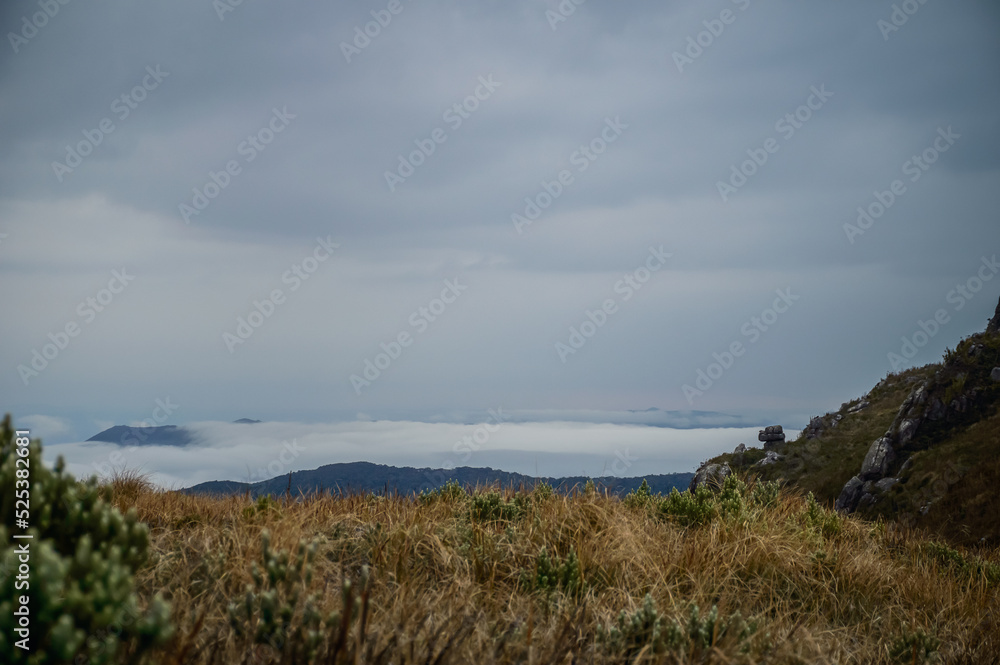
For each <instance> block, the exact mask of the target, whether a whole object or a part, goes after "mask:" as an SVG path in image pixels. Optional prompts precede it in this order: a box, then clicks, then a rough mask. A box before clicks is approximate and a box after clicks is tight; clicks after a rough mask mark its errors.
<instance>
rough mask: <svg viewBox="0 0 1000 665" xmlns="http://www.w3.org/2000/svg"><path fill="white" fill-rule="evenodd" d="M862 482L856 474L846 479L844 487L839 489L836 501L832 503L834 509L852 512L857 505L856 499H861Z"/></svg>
mask: <svg viewBox="0 0 1000 665" xmlns="http://www.w3.org/2000/svg"><path fill="white" fill-rule="evenodd" d="M864 484H865V483H864V481H863V480H861V478H859V477H858V476H854V477H853V478H851V479H850V480H848V481H847V482H846V483H845V484H844V489H842V490H841V491H840V496H838V497H837V501H836V502H835V503H834V504H833V507H834V509H836V510H839V511H841V512H847V513H853V512H854V509H855V508H857V507H858V501H860V500H861V494H862V493H863V491H864V490H863V488H864Z"/></svg>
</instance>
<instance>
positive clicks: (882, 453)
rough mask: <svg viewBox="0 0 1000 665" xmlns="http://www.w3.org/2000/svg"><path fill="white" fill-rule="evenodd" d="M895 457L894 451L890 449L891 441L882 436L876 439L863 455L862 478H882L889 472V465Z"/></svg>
mask: <svg viewBox="0 0 1000 665" xmlns="http://www.w3.org/2000/svg"><path fill="white" fill-rule="evenodd" d="M895 459H896V451H895V450H893V449H892V441H891V440H890V439H889V438H888V437H885V436H883V437H882V438H880V439H876V440H875V442H874V443H872V446H871V448H869V449H868V454H867V455H865V461H864V462H863V463H862V464H861V473H860V474H858V475H860V476H861V479H862V480H878V479H879V478H884V477H885V475H886V474H887V473H888V472H889V466H890V465H891V464H892V463H893V461H895Z"/></svg>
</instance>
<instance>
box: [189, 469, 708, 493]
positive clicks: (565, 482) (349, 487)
mask: <svg viewBox="0 0 1000 665" xmlns="http://www.w3.org/2000/svg"><path fill="white" fill-rule="evenodd" d="M693 476H694V474H693V473H670V474H660V475H649V476H644V477H639V478H618V477H615V476H605V477H602V478H593V479H590V478H587V477H585V476H572V477H567V478H535V477H532V476H526V475H524V474H520V473H512V472H508V471H500V470H498V469H491V468H488V467H487V468H473V467H468V466H463V467H458V468H455V469H450V470H445V469H430V468H422V469H416V468H413V467H395V466H387V465H385V464H373V463H371V462H346V463H339V464H327V465H325V466H321V467H319V468H318V469H312V470H309V471H293V472H292V473H291V474H290V475H284V476H278V477H276V478H270V479H267V480H261V481H258V482H252V483H241V482H237V481H229V480H213V481H209V482H204V483H200V484H198V485H194V486H193V487H188V488H186V489H182V490H180V491H181V492H184V493H185V494H212V495H231V494H246V493H248V492H249V494H250V496H252V497H254V498H256V497H258V496H263V495H267V494H270V495H280V494H284V493H285V492H290V493H291V495H292V496H299V495H300V494H312V493H315V492H326V491H329V492H332V493H335V494H336V493H338V492H344V493H355V492H356V493H361V492H378V493H381V492H385V491H388V492H397V493H399V494H406V495H411V494H419V493H420V492H422V491H426V490H433V489H437V488H438V487H441V486H442V485H444V484H445V483H447V482H449V481H454V482H457V483H459V484H460V485H462V486H464V487H476V486H487V485H499V486H500V487H503V488H507V487H514V488H520V487H525V488H531V487H534V486H535V485H537V484H539V483H542V482H545V483H548V484H549V485H551V486H552V487H553V488H554V489H556V490H557V491H560V492H569V491H571V490H572V489H573V487H577V486H578V487H579V488H581V489H582V488H583V486H584V485H585V484H586V482H587V481H588V480H593V481H594V483H595V484H596V485H597V486H598V487H601V488H606V489H607V490H608V492H609V493H611V494H625V493H627V492H630V491H632V490H634V489H637V488H638V487H639V486H640V485H641V484H642V481H643V480H644V479H645V480H646V481H647V483H648V484H649V487H650V489H651V490H652V491H653V492H663V493H668V492H670V490H671V489H673V488H674V487H676V488H677V489H678V490H684V489H687V487H688V485H689V484H690V482H691V478H692V477H693Z"/></svg>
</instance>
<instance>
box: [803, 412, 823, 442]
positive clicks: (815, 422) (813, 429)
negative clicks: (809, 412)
mask: <svg viewBox="0 0 1000 665" xmlns="http://www.w3.org/2000/svg"><path fill="white" fill-rule="evenodd" d="M824 429H826V425H825V424H824V423H823V416H816V417H815V418H812V419H811V420H810V421H809V425H808V426H807V427H806V438H807V439H815V438H816V437H818V436H819V435H820V434H822V433H823V430H824Z"/></svg>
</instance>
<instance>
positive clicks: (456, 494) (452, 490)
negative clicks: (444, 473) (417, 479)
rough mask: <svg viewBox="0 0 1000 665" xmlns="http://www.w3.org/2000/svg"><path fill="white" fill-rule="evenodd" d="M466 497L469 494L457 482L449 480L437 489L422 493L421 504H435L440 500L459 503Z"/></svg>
mask: <svg viewBox="0 0 1000 665" xmlns="http://www.w3.org/2000/svg"><path fill="white" fill-rule="evenodd" d="M466 497H468V493H467V492H466V491H465V489H464V488H463V487H462V486H461V485H460V484H459V483H458V481H457V480H449V481H448V482H446V483H445V484H444V485H442V486H441V487H439V488H437V489H434V490H428V491H421V492H420V502H421V503H423V504H428V503H433V502H435V501H438V500H444V501H458V500H460V499H464V498H466Z"/></svg>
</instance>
